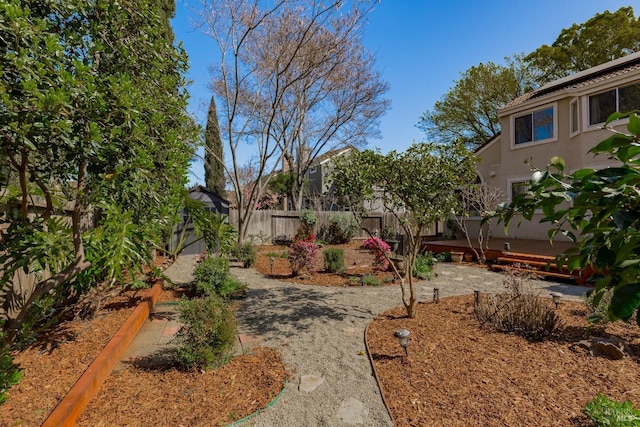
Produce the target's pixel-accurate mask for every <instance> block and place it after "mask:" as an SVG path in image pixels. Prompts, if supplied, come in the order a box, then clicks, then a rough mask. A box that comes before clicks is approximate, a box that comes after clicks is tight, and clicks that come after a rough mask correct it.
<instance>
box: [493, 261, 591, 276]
mask: <svg viewBox="0 0 640 427" xmlns="http://www.w3.org/2000/svg"><path fill="white" fill-rule="evenodd" d="M491 269H493V270H515V271H528V272H530V273H531V274H535V275H538V276H544V277H555V278H558V279H566V280H576V279H578V278H579V276H575V275H573V274H569V273H559V272H553V271H544V270H532V269H530V268H522V267H514V266H513V265H507V264H493V265H491Z"/></svg>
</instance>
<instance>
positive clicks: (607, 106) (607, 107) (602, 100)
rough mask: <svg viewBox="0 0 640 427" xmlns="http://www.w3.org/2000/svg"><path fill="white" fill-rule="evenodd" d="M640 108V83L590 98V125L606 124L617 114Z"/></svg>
mask: <svg viewBox="0 0 640 427" xmlns="http://www.w3.org/2000/svg"><path fill="white" fill-rule="evenodd" d="M639 108H640V83H636V84H632V85H628V86H622V87H618V88H615V89H611V90H608V91H606V92H600V93H598V94H595V95H591V96H589V125H590V126H592V125H596V124H598V123H604V122H605V121H606V120H607V118H608V117H609V116H610V115H611V114H613V113H615V112H616V111H620V112H623V113H624V112H629V111H632V110H635V109H639Z"/></svg>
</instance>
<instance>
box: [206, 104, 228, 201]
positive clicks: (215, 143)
mask: <svg viewBox="0 0 640 427" xmlns="http://www.w3.org/2000/svg"><path fill="white" fill-rule="evenodd" d="M204 143H205V149H204V182H205V185H206V186H207V188H208V189H209V190H211V191H213V192H214V193H216V194H217V195H219V196H224V187H225V183H226V180H225V177H224V167H223V165H224V150H223V149H222V139H221V138H220V125H219V124H218V112H217V110H216V101H215V99H214V97H213V96H212V97H211V103H209V113H208V114H207V127H206V130H205V134H204Z"/></svg>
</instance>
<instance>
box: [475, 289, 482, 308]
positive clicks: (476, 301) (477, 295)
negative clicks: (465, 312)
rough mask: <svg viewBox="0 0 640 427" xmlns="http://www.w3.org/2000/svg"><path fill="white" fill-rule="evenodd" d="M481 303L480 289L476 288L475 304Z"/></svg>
mask: <svg viewBox="0 0 640 427" xmlns="http://www.w3.org/2000/svg"><path fill="white" fill-rule="evenodd" d="M479 305H480V290H478V289H476V290H475V291H473V306H474V307H477V306H479Z"/></svg>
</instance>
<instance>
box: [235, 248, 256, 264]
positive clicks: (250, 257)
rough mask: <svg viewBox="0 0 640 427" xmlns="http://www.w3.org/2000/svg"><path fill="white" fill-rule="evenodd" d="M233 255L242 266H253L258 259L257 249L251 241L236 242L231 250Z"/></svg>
mask: <svg viewBox="0 0 640 427" xmlns="http://www.w3.org/2000/svg"><path fill="white" fill-rule="evenodd" d="M233 256H234V257H236V258H237V259H238V261H240V262H241V263H242V266H243V267H244V268H249V267H253V265H254V264H255V263H256V260H257V259H258V251H257V250H256V248H255V246H253V245H252V244H251V242H246V243H238V244H237V245H236V247H235V248H234V250H233Z"/></svg>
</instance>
